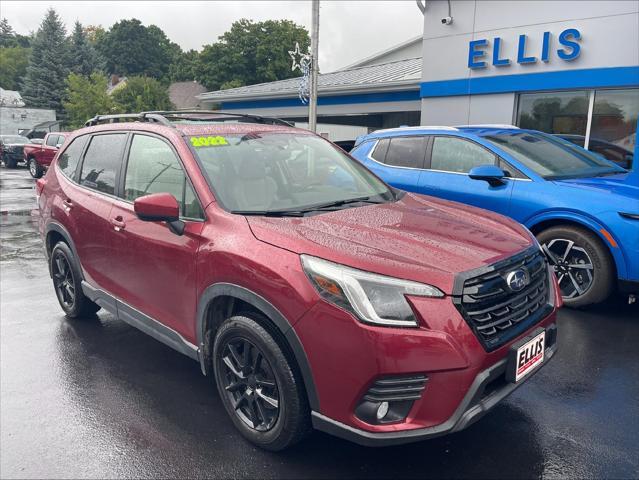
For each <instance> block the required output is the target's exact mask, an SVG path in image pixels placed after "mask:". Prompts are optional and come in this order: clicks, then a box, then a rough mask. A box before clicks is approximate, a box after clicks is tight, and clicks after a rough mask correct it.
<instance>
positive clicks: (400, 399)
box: [36, 112, 561, 450]
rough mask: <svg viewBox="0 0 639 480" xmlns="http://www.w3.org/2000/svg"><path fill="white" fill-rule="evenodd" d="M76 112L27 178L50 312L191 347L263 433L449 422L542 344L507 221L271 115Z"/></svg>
mask: <svg viewBox="0 0 639 480" xmlns="http://www.w3.org/2000/svg"><path fill="white" fill-rule="evenodd" d="M115 119H117V120H119V121H120V123H108V122H109V121H112V120H115ZM134 119H137V120H138V121H128V122H127V120H134ZM227 121H230V122H231V123H226V122H227ZM88 123H89V125H90V126H89V128H83V129H81V130H77V131H75V132H74V133H73V134H72V135H71V136H70V137H69V138H68V139H67V142H66V144H65V145H64V146H63V149H62V150H61V151H60V153H59V155H58V156H57V157H56V159H55V160H54V163H53V166H52V167H51V170H50V171H49V173H48V174H47V175H46V176H45V177H44V178H41V179H39V180H38V181H37V182H36V193H37V195H38V205H39V209H40V220H39V221H40V232H41V234H42V237H43V240H44V243H45V247H46V248H45V250H46V254H47V257H48V260H49V265H50V269H51V270H50V271H51V275H52V278H53V286H54V289H55V292H56V295H57V297H58V301H59V303H60V306H61V307H62V309H63V311H64V312H65V313H66V315H67V316H69V317H71V318H76V317H86V316H87V315H90V314H93V313H95V312H96V311H98V310H99V309H100V308H105V309H107V310H109V311H111V312H113V313H114V314H115V315H116V316H117V317H118V318H119V319H121V320H122V321H125V322H128V323H130V324H131V325H133V326H135V327H137V328H139V329H141V330H142V331H144V332H146V333H148V334H149V335H151V336H153V337H154V338H156V339H157V340H159V341H162V342H164V343H166V344H168V345H170V346H171V347H173V348H175V349H176V350H178V351H180V352H181V353H184V354H185V355H188V356H189V357H191V358H193V359H194V360H197V361H199V362H200V366H201V369H202V372H203V373H205V374H209V375H214V376H215V383H216V385H217V389H218V392H219V395H220V399H221V402H222V404H223V405H224V407H225V409H226V410H227V412H228V414H229V416H230V417H231V420H232V421H233V423H234V424H235V426H236V427H237V429H238V430H239V431H240V432H241V433H242V435H244V436H245V437H246V438H247V439H248V440H250V441H251V442H253V443H255V444H257V445H259V446H260V447H263V448H267V449H270V450H280V449H283V448H286V447H287V446H289V445H292V444H293V443H295V442H297V441H299V440H300V439H301V438H303V436H304V435H305V434H306V433H307V432H308V431H309V430H310V427H311V426H314V427H315V428H318V429H321V430H324V431H326V432H329V433H331V434H334V435H338V436H341V437H344V438H347V439H350V440H353V441H356V442H359V443H362V444H365V445H391V444H398V443H406V442H410V441H416V440H421V439H425V438H430V437H433V436H438V435H442V434H445V433H449V432H455V431H458V430H461V429H463V428H465V427H466V426H468V425H470V424H472V423H473V422H474V421H475V420H477V419H478V418H480V417H481V416H482V415H483V414H485V413H486V412H487V411H488V410H490V409H491V408H492V407H493V406H494V405H496V404H497V403H498V402H499V401H500V400H502V399H503V398H504V397H506V396H507V395H508V394H510V393H511V392H512V391H513V390H515V389H516V388H517V387H518V386H520V385H521V384H522V382H523V381H525V380H527V379H528V378H530V376H531V375H532V374H533V373H534V372H535V371H537V370H538V368H539V367H540V366H543V365H544V364H545V363H546V362H547V361H548V360H549V359H550V358H551V357H552V356H553V354H554V352H555V349H556V333H557V330H556V327H555V314H556V310H557V308H558V307H559V306H561V297H560V296H559V294H558V288H557V286H556V280H555V279H554V277H553V275H552V273H551V271H550V269H549V267H548V263H547V261H546V258H545V256H544V255H543V253H542V252H541V250H540V248H539V245H538V244H537V242H536V241H535V239H534V237H533V236H532V235H531V234H530V232H528V231H527V230H526V229H525V228H523V227H522V226H521V225H519V224H518V223H517V222H515V221H513V220H511V219H509V218H507V217H504V216H501V215H497V214H494V213H492V212H488V211H485V210H480V209H477V208H473V207H470V206H464V205H459V204H455V203H451V202H447V201H445V200H440V199H436V198H432V197H424V196H420V195H414V194H406V193H405V192H402V191H399V190H396V189H393V188H391V187H389V186H388V185H387V184H385V183H384V182H383V181H381V180H380V179H379V178H378V177H376V176H375V175H373V174H372V173H371V172H370V171H369V170H368V169H366V168H365V167H363V166H362V165H361V164H360V163H359V162H357V161H355V160H354V159H352V158H351V157H350V156H349V155H347V154H346V153H344V152H343V151H342V150H341V149H339V148H338V147H336V146H335V145H333V144H331V143H330V142H329V141H327V140H325V139H323V138H321V137H320V136H318V135H316V134H314V133H312V132H309V131H308V130H301V129H296V128H293V127H291V126H289V125H287V124H284V122H280V121H278V120H274V119H267V118H263V117H256V116H247V115H238V114H222V113H217V114H216V113H212V114H206V113H203V112H198V113H197V114H193V115H192V114H188V113H187V112H164V113H158V112H154V113H150V114H136V115H135V116H134V117H133V118H131V117H130V116H129V117H127V116H106V117H104V118H101V117H98V118H95V119H93V120H92V121H90V122H88ZM101 123H103V124H101ZM213 428H215V427H213Z"/></svg>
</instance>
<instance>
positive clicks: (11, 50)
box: [0, 47, 31, 90]
mask: <svg viewBox="0 0 639 480" xmlns="http://www.w3.org/2000/svg"><path fill="white" fill-rule="evenodd" d="M30 53H31V49H30V48H24V47H3V48H0V87H2V88H6V89H7V90H18V89H19V88H20V84H21V82H22V78H23V77H24V76H25V74H26V73H27V65H28V64H29V55H30Z"/></svg>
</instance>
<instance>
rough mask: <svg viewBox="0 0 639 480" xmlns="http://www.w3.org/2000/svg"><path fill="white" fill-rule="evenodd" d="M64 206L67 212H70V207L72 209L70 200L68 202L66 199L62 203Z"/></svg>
mask: <svg viewBox="0 0 639 480" xmlns="http://www.w3.org/2000/svg"><path fill="white" fill-rule="evenodd" d="M62 203H63V204H64V209H65V210H66V211H67V212H69V211H71V207H73V202H72V201H71V200H69V199H68V198H67V199H66V200H65V201H64V202H62Z"/></svg>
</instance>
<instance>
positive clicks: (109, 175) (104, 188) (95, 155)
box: [80, 133, 126, 195]
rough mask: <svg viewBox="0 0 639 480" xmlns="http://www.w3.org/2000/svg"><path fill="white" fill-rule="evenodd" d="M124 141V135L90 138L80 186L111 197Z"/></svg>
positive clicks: (116, 134)
mask: <svg viewBox="0 0 639 480" xmlns="http://www.w3.org/2000/svg"><path fill="white" fill-rule="evenodd" d="M125 141H126V134H125V133H112V134H108V135H95V136H94V137H92V138H91V142H90V143H89V147H88V148H87V151H86V153H85V154H84V162H83V163H82V173H81V174H80V184H81V185H84V186H85V187H88V188H92V189H94V190H97V191H99V192H103V193H108V194H110V195H113V194H114V193H115V181H116V177H117V173H118V170H119V168H120V163H121V160H122V149H123V148H124V143H125Z"/></svg>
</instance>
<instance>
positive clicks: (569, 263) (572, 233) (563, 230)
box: [537, 225, 615, 308]
mask: <svg viewBox="0 0 639 480" xmlns="http://www.w3.org/2000/svg"><path fill="white" fill-rule="evenodd" d="M537 240H538V241H539V243H540V244H541V246H542V249H543V250H544V253H546V257H547V258H548V261H549V262H550V265H551V268H553V269H554V270H555V274H556V275H557V280H559V281H560V283H559V287H560V288H561V294H562V297H563V300H564V304H565V305H566V306H568V307H575V308H577V307H585V306H587V305H592V304H596V303H600V302H603V301H604V300H606V299H607V298H608V297H609V296H610V294H611V293H612V292H613V290H614V285H615V266H614V263H613V259H612V257H611V255H610V252H609V251H608V249H607V248H606V246H605V245H604V244H603V242H602V241H601V240H600V239H599V238H598V237H597V236H596V235H595V234H594V233H592V232H591V231H589V230H587V229H585V228H580V227H574V226H571V225H564V226H557V227H551V228H548V229H547V230H544V231H542V232H541V233H539V234H538V235H537ZM564 258H565V260H564ZM587 265H591V266H592V268H588V267H587Z"/></svg>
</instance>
